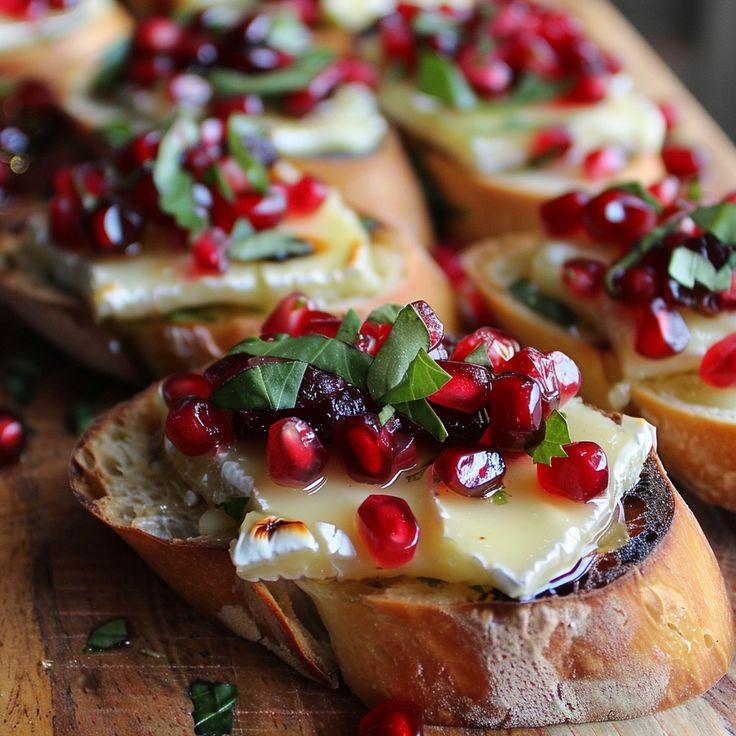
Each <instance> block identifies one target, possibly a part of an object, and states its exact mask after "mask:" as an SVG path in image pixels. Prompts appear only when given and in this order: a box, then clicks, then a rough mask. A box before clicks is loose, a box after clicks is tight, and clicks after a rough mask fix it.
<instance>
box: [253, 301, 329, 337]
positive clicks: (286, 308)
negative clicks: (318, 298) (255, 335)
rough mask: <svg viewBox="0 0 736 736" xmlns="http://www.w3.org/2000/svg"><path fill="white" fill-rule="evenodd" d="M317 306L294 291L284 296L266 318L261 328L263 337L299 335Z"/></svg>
mask: <svg viewBox="0 0 736 736" xmlns="http://www.w3.org/2000/svg"><path fill="white" fill-rule="evenodd" d="M316 306H317V305H316V304H315V303H314V301H312V300H311V299H310V298H309V297H308V296H307V295H306V294H302V293H301V292H299V291H295V292H293V293H292V294H289V295H288V296H285V297H284V298H283V299H282V300H281V301H280V302H279V303H278V304H277V305H276V306H275V307H274V309H273V311H272V312H271V314H270V315H269V316H268V317H266V321H265V322H264V323H263V327H261V333H262V334H263V335H279V334H287V335H293V336H296V335H301V331H302V329H303V328H304V325H305V323H306V320H307V319H308V316H309V313H310V312H313V311H315V307H316Z"/></svg>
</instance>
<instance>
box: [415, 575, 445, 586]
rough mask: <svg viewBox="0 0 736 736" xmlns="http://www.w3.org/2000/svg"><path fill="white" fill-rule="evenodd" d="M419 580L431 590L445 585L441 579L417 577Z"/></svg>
mask: <svg viewBox="0 0 736 736" xmlns="http://www.w3.org/2000/svg"><path fill="white" fill-rule="evenodd" d="M417 580H418V581H419V582H420V583H422V584H423V585H428V586H429V587H430V588H439V587H440V585H442V583H444V580H440V579H439V578H428V577H425V576H423V575H417Z"/></svg>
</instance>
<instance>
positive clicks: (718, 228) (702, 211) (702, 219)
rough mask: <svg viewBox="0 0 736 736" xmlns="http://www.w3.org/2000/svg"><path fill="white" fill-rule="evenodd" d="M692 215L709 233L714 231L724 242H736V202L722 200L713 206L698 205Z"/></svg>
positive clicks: (697, 223) (732, 243)
mask: <svg viewBox="0 0 736 736" xmlns="http://www.w3.org/2000/svg"><path fill="white" fill-rule="evenodd" d="M690 217H692V219H693V220H694V222H695V224H696V225H698V226H699V227H702V228H703V230H705V231H706V232H707V233H712V234H713V235H715V236H716V237H717V238H718V240H720V241H721V242H722V243H727V244H729V245H734V244H736V204H735V203H733V202H721V203H720V204H716V205H713V206H712V207H698V209H696V210H694V211H693V212H692V213H691V214H690Z"/></svg>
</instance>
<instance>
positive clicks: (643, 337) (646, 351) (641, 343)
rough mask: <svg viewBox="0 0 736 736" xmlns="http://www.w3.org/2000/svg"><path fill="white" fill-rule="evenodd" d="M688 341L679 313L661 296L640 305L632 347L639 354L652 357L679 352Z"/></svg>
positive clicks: (667, 356)
mask: <svg viewBox="0 0 736 736" xmlns="http://www.w3.org/2000/svg"><path fill="white" fill-rule="evenodd" d="M689 341H690V331H689V330H688V328H687V325H686V324H685V320H684V319H683V318H682V316H681V315H680V313H679V312H678V311H676V310H674V309H670V308H669V307H668V306H667V304H666V302H665V301H664V299H659V298H657V299H654V300H653V301H652V302H651V303H650V304H647V305H646V306H643V307H640V308H639V311H638V313H637V317H636V339H635V343H634V344H635V347H636V352H637V353H639V355H643V356H644V357H645V358H651V359H652V360H658V359H660V358H669V357H670V356H672V355H677V353H681V352H682V351H683V350H684V349H685V348H686V347H687V344H688V342H689Z"/></svg>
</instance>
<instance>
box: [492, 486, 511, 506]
mask: <svg viewBox="0 0 736 736" xmlns="http://www.w3.org/2000/svg"><path fill="white" fill-rule="evenodd" d="M510 498H511V496H509V494H508V493H506V491H504V490H499V491H496V492H495V493H494V494H493V495H492V496H491V503H494V504H495V505H496V506H505V505H506V504H507V503H508V502H509V499H510Z"/></svg>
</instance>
